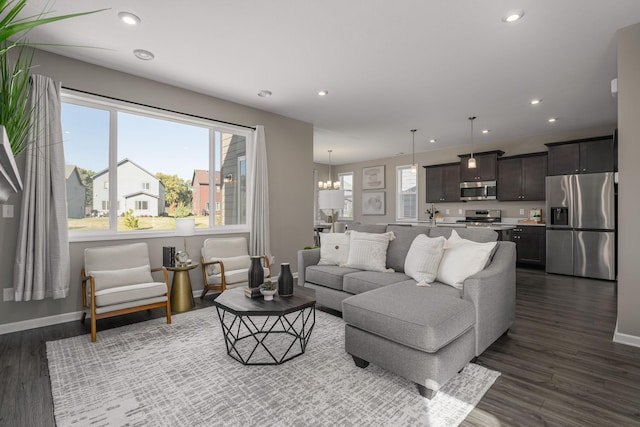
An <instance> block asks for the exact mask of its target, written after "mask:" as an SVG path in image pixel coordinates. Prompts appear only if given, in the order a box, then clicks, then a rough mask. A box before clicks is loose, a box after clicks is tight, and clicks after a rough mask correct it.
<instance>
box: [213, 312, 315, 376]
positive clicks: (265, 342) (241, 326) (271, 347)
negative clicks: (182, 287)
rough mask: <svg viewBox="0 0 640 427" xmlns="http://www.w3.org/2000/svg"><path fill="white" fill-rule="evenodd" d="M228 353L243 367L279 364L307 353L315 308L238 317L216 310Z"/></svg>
mask: <svg viewBox="0 0 640 427" xmlns="http://www.w3.org/2000/svg"><path fill="white" fill-rule="evenodd" d="M216 309H217V311H218V317H219V318H220V324H221V325H222V334H223V335H224V339H225V344H226V345H227V354H228V355H229V356H231V357H233V358H234V359H236V360H237V361H238V362H240V363H242V364H244V365H280V364H281V363H284V362H286V361H288V360H291V359H293V358H295V357H298V356H300V355H301V354H304V351H305V349H306V348H307V344H308V342H309V338H310V337H311V331H313V326H314V325H315V323H316V309H315V306H310V307H305V308H303V309H301V310H297V311H293V312H291V313H287V314H281V315H266V316H265V315H237V314H234V313H232V312H230V311H226V310H224V309H223V308H221V307H216Z"/></svg>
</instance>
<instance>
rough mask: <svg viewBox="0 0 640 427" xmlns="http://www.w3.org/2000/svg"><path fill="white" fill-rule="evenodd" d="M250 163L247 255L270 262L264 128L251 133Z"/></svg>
mask: <svg viewBox="0 0 640 427" xmlns="http://www.w3.org/2000/svg"><path fill="white" fill-rule="evenodd" d="M252 136H253V144H252V145H251V146H252V148H251V149H252V150H253V153H252V156H251V162H252V163H253V164H252V168H251V170H252V171H253V175H252V176H251V179H252V181H253V182H252V185H251V189H252V192H251V202H250V209H251V224H250V234H249V253H250V254H251V255H267V256H268V257H269V259H270V260H273V258H272V257H271V244H270V236H269V174H268V170H267V143H266V141H265V136H264V126H256V130H254V131H253V135H252Z"/></svg>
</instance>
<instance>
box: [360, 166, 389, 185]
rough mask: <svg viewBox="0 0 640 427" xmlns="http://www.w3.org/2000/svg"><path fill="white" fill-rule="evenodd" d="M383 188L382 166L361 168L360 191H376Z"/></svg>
mask: <svg viewBox="0 0 640 427" xmlns="http://www.w3.org/2000/svg"><path fill="white" fill-rule="evenodd" d="M381 188H384V165H381V166H372V167H370V168H362V189H363V190H377V189H381Z"/></svg>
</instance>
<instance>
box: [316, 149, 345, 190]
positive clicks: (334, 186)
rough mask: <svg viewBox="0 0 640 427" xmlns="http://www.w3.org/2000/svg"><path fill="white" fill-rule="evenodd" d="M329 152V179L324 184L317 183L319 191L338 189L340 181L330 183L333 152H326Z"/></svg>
mask: <svg viewBox="0 0 640 427" xmlns="http://www.w3.org/2000/svg"><path fill="white" fill-rule="evenodd" d="M327 151H328V152H329V179H328V180H326V181H325V182H322V181H320V182H318V188H320V189H321V190H339V189H340V181H335V182H334V181H332V180H331V178H332V176H333V175H332V174H331V153H332V152H333V150H327Z"/></svg>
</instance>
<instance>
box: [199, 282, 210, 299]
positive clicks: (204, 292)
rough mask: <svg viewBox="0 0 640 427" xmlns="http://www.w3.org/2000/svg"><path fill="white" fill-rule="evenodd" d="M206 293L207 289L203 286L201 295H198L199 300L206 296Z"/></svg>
mask: <svg viewBox="0 0 640 427" xmlns="http://www.w3.org/2000/svg"><path fill="white" fill-rule="evenodd" d="M207 292H209V287H208V286H207V285H204V289H203V290H202V294H201V295H200V299H203V298H204V296H205V295H206V294H207Z"/></svg>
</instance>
